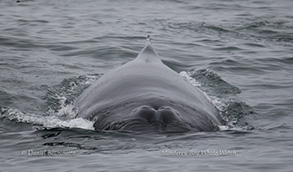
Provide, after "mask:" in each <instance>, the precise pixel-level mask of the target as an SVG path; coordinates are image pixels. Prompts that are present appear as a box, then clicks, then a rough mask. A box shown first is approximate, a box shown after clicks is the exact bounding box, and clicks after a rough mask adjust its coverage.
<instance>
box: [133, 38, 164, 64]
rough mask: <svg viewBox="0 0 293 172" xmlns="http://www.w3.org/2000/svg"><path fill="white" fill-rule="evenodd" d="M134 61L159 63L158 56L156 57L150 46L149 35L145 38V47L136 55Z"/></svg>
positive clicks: (156, 54)
mask: <svg viewBox="0 0 293 172" xmlns="http://www.w3.org/2000/svg"><path fill="white" fill-rule="evenodd" d="M136 59H139V60H143V61H144V62H152V61H161V58H160V56H159V55H158V53H157V52H156V50H155V49H154V48H153V46H152V44H151V36H150V35H148V36H147V37H146V45H145V46H144V48H143V49H142V50H141V52H140V53H139V54H138V56H137V57H136Z"/></svg>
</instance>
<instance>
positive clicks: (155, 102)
mask: <svg viewBox="0 0 293 172" xmlns="http://www.w3.org/2000/svg"><path fill="white" fill-rule="evenodd" d="M149 38H150V37H147V41H146V45H145V47H144V48H143V49H142V51H141V52H140V53H139V54H138V56H137V57H136V58H135V59H134V60H132V61H130V62H128V63H126V64H124V65H121V66H119V67H117V68H115V69H113V70H111V71H109V72H107V73H106V74H104V75H103V76H101V77H100V78H99V79H98V80H97V81H96V82H95V83H93V84H92V85H91V86H90V87H89V88H87V89H86V90H85V91H84V92H83V93H82V94H81V95H80V96H79V97H78V98H77V100H76V101H75V103H74V106H75V107H76V109H77V117H82V118H85V119H88V120H91V121H94V128H95V130H142V131H146V130H152V131H160V132H182V131H183V132H184V131H217V130H219V127H218V126H219V125H223V124H224V123H225V121H224V120H223V119H222V118H221V116H220V114H219V111H218V109H217V108H216V107H215V106H214V105H213V104H212V103H211V102H210V101H209V99H208V98H207V97H206V96H205V95H204V94H203V93H202V92H201V91H200V90H199V89H198V88H196V87H195V86H193V85H192V84H191V83H189V82H188V81H187V80H185V79H184V78H183V77H182V76H180V75H179V74H178V73H177V72H175V71H173V70H172V69H170V68H169V67H168V66H166V65H165V64H164V63H163V62H162V60H161V58H160V56H159V55H158V54H157V52H156V50H155V49H154V48H153V46H152V44H151V42H150V39H149Z"/></svg>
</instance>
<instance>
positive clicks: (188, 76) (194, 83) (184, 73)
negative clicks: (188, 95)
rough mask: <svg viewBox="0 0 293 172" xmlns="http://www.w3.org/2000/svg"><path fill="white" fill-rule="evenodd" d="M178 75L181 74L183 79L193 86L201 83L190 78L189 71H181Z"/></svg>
mask: <svg viewBox="0 0 293 172" xmlns="http://www.w3.org/2000/svg"><path fill="white" fill-rule="evenodd" d="M179 75H181V76H182V77H183V78H184V79H186V80H187V81H189V82H190V83H191V84H192V85H193V86H196V87H199V86H201V84H200V83H199V82H197V81H196V80H195V79H194V78H192V77H191V76H190V75H191V73H189V72H186V71H181V72H180V73H179Z"/></svg>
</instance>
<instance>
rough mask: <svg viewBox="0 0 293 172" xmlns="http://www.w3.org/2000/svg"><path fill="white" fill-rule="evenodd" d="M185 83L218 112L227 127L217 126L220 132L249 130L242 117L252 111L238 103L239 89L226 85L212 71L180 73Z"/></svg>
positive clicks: (249, 127)
mask: <svg viewBox="0 0 293 172" xmlns="http://www.w3.org/2000/svg"><path fill="white" fill-rule="evenodd" d="M179 74H180V75H181V76H182V77H183V78H184V79H185V80H186V81H188V82H190V83H191V84H192V85H193V86H195V87H197V88H198V89H199V90H200V91H201V92H202V94H203V95H205V97H206V98H207V99H208V100H209V101H210V102H211V103H212V104H213V105H214V106H215V107H216V108H217V109H218V110H219V112H220V115H221V116H222V118H223V119H224V120H226V121H227V125H222V126H218V127H219V129H220V130H221V131H226V130H237V131H239V130H242V131H243V130H249V129H252V128H253V127H252V126H250V125H249V124H248V123H247V122H246V121H245V120H243V117H244V116H246V115H248V114H251V113H252V110H251V108H250V107H249V106H247V105H246V104H245V103H244V102H239V101H238V100H237V97H236V95H237V94H239V93H240V89H239V88H237V87H235V86H233V85H231V84H229V83H227V82H226V81H224V80H223V79H222V78H221V77H220V76H218V75H217V74H216V73H214V72H213V71H210V70H207V69H203V70H198V71H188V72H186V71H182V72H180V73H179Z"/></svg>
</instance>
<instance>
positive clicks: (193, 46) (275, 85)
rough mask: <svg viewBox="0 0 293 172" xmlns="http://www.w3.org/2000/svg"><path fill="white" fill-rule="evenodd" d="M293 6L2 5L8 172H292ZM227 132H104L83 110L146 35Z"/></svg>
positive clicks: (262, 0)
mask: <svg viewBox="0 0 293 172" xmlns="http://www.w3.org/2000/svg"><path fill="white" fill-rule="evenodd" d="M292 9H293V2H292V1H291V0H280V1H273V0H258V1H257V0H247V1H241V0H235V1H227V0H211V1H204V0H199V1H180V0H177V1H172V0H160V1H155V0H142V1H134V0H126V1H110V0H103V1H93V0H84V1H77V0H70V1H69V0H64V1H57V0H50V1H49V0H42V1H34V0H22V1H21V2H20V3H16V2H15V1H11V0H1V1H0V115H1V116H0V145H1V146H0V171H292V168H293V165H292V162H293V134H292V129H293V127H292V125H293V113H292V111H293V48H292V47H293V12H292ZM148 34H150V35H151V36H152V44H153V46H154V47H155V49H156V50H157V52H158V53H159V55H160V56H161V57H162V59H163V62H164V63H165V64H166V65H167V66H169V67H170V68H172V69H173V70H175V71H176V72H178V73H180V74H181V75H182V77H187V79H189V80H190V82H191V83H193V84H194V85H195V86H196V87H199V88H200V89H201V90H202V91H203V92H205V93H206V94H207V95H209V96H210V98H211V101H212V102H213V103H214V104H215V105H216V106H217V107H218V108H219V109H220V110H221V112H222V115H223V117H224V118H225V119H226V120H227V121H228V122H229V126H226V127H224V128H223V129H222V131H219V132H198V133H136V132H119V131H104V132H97V131H93V130H92V128H91V123H90V122H89V121H86V120H82V119H74V117H73V116H72V106H71V104H72V102H74V100H75V99H76V98H77V97H78V95H80V94H81V92H82V91H83V90H84V89H85V88H87V87H88V86H89V85H90V84H92V83H93V82H94V81H96V80H98V79H99V77H100V76H101V75H103V74H104V73H106V72H107V71H109V70H111V69H113V68H115V67H117V66H120V65H122V64H124V63H127V62H128V61H130V60H132V59H134V58H135V57H136V55H137V54H138V53H139V51H140V50H141V49H142V48H143V46H144V44H145V36H146V35H148Z"/></svg>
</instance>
